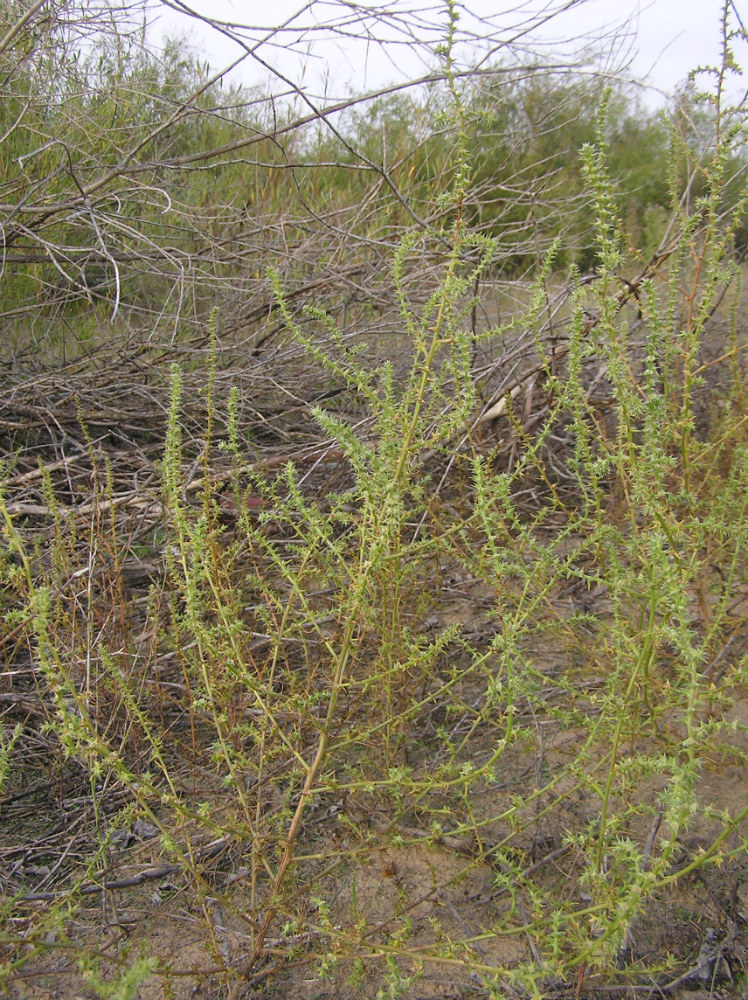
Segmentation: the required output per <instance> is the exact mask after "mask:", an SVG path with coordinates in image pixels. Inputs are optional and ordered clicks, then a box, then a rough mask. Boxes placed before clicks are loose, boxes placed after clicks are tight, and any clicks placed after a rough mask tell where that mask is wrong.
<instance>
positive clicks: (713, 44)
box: [156, 0, 748, 101]
mask: <svg viewBox="0 0 748 1000" xmlns="http://www.w3.org/2000/svg"><path fill="white" fill-rule="evenodd" d="M167 2H169V0H167ZM559 2H561V3H564V2H565V3H568V2H569V0H464V2H463V4H462V6H463V7H464V8H465V13H463V15H462V18H461V25H463V26H465V27H469V28H472V29H473V30H474V29H475V28H476V27H477V28H478V30H479V31H480V32H481V34H483V35H484V36H489V37H490V33H491V28H493V29H494V32H495V36H494V37H495V38H496V39H499V38H500V39H505V38H506V37H507V32H508V31H511V28H512V25H518V24H520V23H521V22H522V21H524V20H526V18H527V15H528V12H535V14H536V15H537V12H538V11H543V10H547V9H548V8H549V7H551V5H552V4H553V5H554V6H558V5H559ZM734 2H735V7H736V8H737V9H738V10H740V9H741V8H742V0H734ZM171 4H172V7H174V6H179V5H180V4H181V5H184V6H189V7H190V8H191V9H192V10H193V11H195V12H197V13H198V14H199V15H203V16H205V17H212V18H217V19H222V20H225V21H226V22H233V24H234V25H243V24H249V25H254V26H256V27H255V28H254V30H253V31H252V32H251V33H250V32H248V33H246V35H245V37H247V38H252V39H256V38H257V37H259V33H258V27H257V26H263V25H264V26H266V27H267V28H270V27H276V26H278V25H280V24H282V23H283V21H284V20H285V19H287V18H289V17H292V16H293V15H294V14H296V13H297V12H298V11H302V10H303V6H302V3H301V0H296V2H293V0H270V2H267V0H266V2H265V3H259V2H258V0H171ZM352 6H353V5H352V4H351V5H349V6H348V7H346V6H345V5H343V4H338V3H335V2H333V0H318V2H317V3H315V4H313V5H310V6H309V7H308V8H307V10H305V11H304V12H303V13H302V14H301V15H300V16H299V17H298V18H297V19H296V20H295V22H294V23H295V24H297V25H300V26H301V27H302V28H308V29H311V30H309V31H307V32H305V33H304V32H302V35H301V36H299V35H297V36H296V42H297V45H298V49H297V51H299V55H297V56H296V57H294V56H293V54H292V53H291V52H290V51H289V48H288V44H289V42H290V36H288V35H284V36H280V37H279V44H278V45H277V46H275V47H273V45H272V44H266V45H263V46H262V47H261V48H260V49H259V54H261V55H263V57H264V58H265V59H266V60H267V62H268V63H269V64H271V65H272V66H273V68H274V69H277V70H280V71H281V72H283V73H284V74H285V75H286V76H288V77H289V78H292V79H293V80H294V82H301V79H302V77H303V78H304V83H305V85H306V86H307V87H308V86H309V85H310V82H312V81H313V89H315V90H317V91H319V90H323V89H324V90H325V92H326V94H327V95H328V96H329V97H339V96H343V95H344V94H345V92H346V90H347V89H349V88H350V89H352V90H354V91H356V92H359V93H360V92H361V91H363V90H368V89H374V88H378V87H380V86H383V85H385V84H387V83H391V82H397V80H398V79H402V77H403V74H405V75H407V76H408V77H410V78H413V77H416V76H418V75H420V74H422V73H424V72H427V71H428V70H429V69H430V68H432V67H433V65H434V59H433V57H432V58H431V63H430V65H429V64H428V63H427V61H426V60H427V59H428V58H429V52H430V51H433V45H434V44H435V43H436V42H437V41H438V40H439V35H438V34H437V33H436V32H434V33H433V34H432V35H431V37H429V25H432V26H434V27H436V26H438V25H442V26H443V25H444V23H445V15H444V13H443V5H442V4H440V3H438V2H436V0H390V2H388V3H384V2H382V0H377V2H373V3H361V4H360V5H359V8H363V9H365V10H366V11H367V12H369V13H371V14H372V15H373V14H374V13H375V12H376V11H382V10H385V9H387V10H390V11H393V10H394V11H397V10H405V11H410V12H411V16H420V18H421V19H422V21H424V22H426V23H425V26H424V27H423V28H422V29H420V31H419V36H418V40H419V41H423V42H427V41H430V42H431V48H430V49H429V48H428V47H424V48H423V50H422V51H421V54H420V56H419V54H417V53H416V52H415V51H414V50H413V49H412V47H410V46H409V45H407V44H405V40H403V39H400V44H398V43H397V38H396V37H395V38H394V39H393V42H392V43H391V44H388V45H386V46H380V45H377V44H371V43H370V44H369V45H367V46H364V45H363V43H360V42H359V43H355V42H352V41H348V40H343V39H341V38H340V37H338V38H336V39H335V40H328V41H326V42H325V41H323V40H322V38H321V31H320V26H323V25H324V24H325V23H327V22H328V21H329V20H330V18H331V17H333V18H334V17H337V18H340V17H341V14H342V13H344V12H345V11H346V10H350V9H351V8H352ZM722 6H723V0H650V2H648V3H647V2H645V0H640V2H638V3H637V2H636V0H584V2H581V0H580V3H579V6H575V7H574V8H573V9H571V10H568V11H565V12H564V13H562V14H560V15H559V16H558V17H557V18H555V19H554V20H553V22H552V23H551V24H545V25H543V26H542V27H541V28H539V29H538V30H537V31H536V32H534V33H532V34H531V35H528V36H527V37H526V38H524V39H523V42H524V44H526V45H527V47H528V48H529V49H532V48H538V47H539V48H540V49H541V50H542V52H543V55H544V57H545V58H546V59H548V60H551V59H555V58H556V57H558V56H559V55H560V54H561V53H562V52H563V51H564V47H563V44H562V41H561V40H562V39H564V38H567V39H568V38H579V37H581V36H586V37H587V38H589V39H591V40H592V39H600V38H604V36H605V34H606V31H609V30H610V29H611V28H615V27H620V26H621V25H622V24H623V23H624V22H628V23H629V33H628V36H627V37H626V38H624V39H621V38H620V37H619V42H618V45H617V47H616V48H615V49H614V48H613V47H612V46H610V45H608V49H607V50H606V55H607V57H608V60H609V64H610V67H611V68H613V67H614V65H620V61H621V59H622V58H623V56H624V54H625V52H626V49H627V48H628V47H630V56H631V57H633V61H632V64H631V69H630V72H631V73H632V74H633V75H634V76H636V77H637V78H639V79H643V78H646V79H647V80H648V81H649V82H650V83H651V84H652V85H653V86H654V87H657V88H660V89H661V90H664V91H671V90H672V88H673V87H674V86H675V85H676V84H678V83H679V82H682V81H683V80H684V79H685V78H686V76H687V75H688V72H689V71H690V70H691V69H693V68H695V67H696V66H698V65H703V64H705V63H710V62H711V63H713V62H715V61H716V60H717V58H718V54H719V46H720V28H719V23H720V13H721V10H722ZM467 12H470V13H472V14H473V15H477V16H479V17H482V18H489V19H490V20H491V22H492V23H491V24H490V25H485V26H481V25H480V24H478V22H475V21H474V22H472V25H471V21H470V14H469V13H467ZM744 23H748V21H744ZM371 27H372V29H373V30H374V31H376V32H385V33H387V34H388V35H389V37H390V38H393V35H392V29H391V28H387V27H384V28H381V27H380V26H379V24H375V23H374V22H373V21H372V23H371ZM484 29H485V30H484ZM156 30H157V31H165V32H168V33H172V34H173V33H177V34H187V35H189V37H190V39H191V41H192V44H193V46H194V48H195V50H196V51H197V52H198V53H199V54H200V55H201V56H202V57H204V58H206V59H208V60H209V61H210V63H211V65H212V66H213V67H214V68H222V67H223V66H225V65H228V64H229V63H231V62H232V61H233V60H234V59H235V58H236V57H237V56H238V55H239V54H240V52H241V49H240V48H239V47H238V46H237V45H236V44H234V43H232V42H231V41H230V40H229V39H227V38H226V37H223V36H222V35H220V34H219V33H217V32H216V31H214V30H211V29H209V28H208V27H207V26H206V25H205V24H204V23H201V21H199V20H196V19H193V18H189V17H186V16H183V15H178V14H177V13H176V12H175V11H174V10H173V9H168V8H166V7H163V6H162V7H161V8H160V10H159V15H158V22H157V24H156ZM236 30H239V31H241V29H239V28H237V29H236ZM356 30H357V29H356ZM491 48H492V46H491V45H490V42H488V41H487V42H486V50H487V51H488V50H489V49H491ZM603 48H605V45H603ZM493 49H495V46H493ZM566 51H567V52H568V51H569V50H568V49H566ZM736 55H737V57H738V61H739V62H740V61H741V57H743V56H744V55H745V53H744V52H736ZM743 61H744V62H745V61H746V60H743ZM236 75H237V76H238V79H240V80H241V81H242V82H245V83H249V84H252V83H257V82H260V81H261V80H262V79H263V71H262V67H260V66H258V65H257V63H256V62H254V61H253V60H251V59H248V60H246V61H245V62H244V63H243V64H242V67H241V68H240V69H239V70H237V73H236ZM265 78H267V74H265ZM647 99H648V101H653V100H655V99H656V98H655V97H654V95H650V96H649V98H647Z"/></svg>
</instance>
